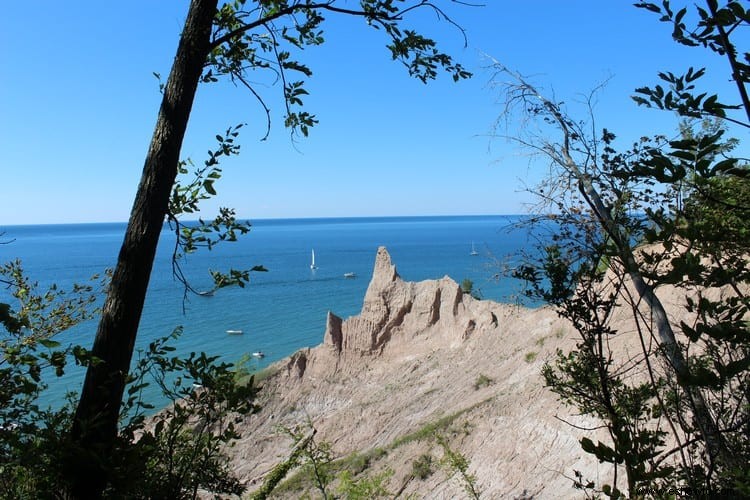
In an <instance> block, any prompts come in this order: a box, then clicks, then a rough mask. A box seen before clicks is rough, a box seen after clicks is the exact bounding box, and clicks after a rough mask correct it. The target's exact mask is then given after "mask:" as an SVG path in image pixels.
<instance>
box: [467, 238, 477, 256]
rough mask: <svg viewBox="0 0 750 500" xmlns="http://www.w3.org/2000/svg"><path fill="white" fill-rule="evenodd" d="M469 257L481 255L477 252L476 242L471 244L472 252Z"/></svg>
mask: <svg viewBox="0 0 750 500" xmlns="http://www.w3.org/2000/svg"><path fill="white" fill-rule="evenodd" d="M469 255H479V252H477V249H476V248H474V242H473V241H472V242H471V252H470V253H469Z"/></svg>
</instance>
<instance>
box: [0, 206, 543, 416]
mask: <svg viewBox="0 0 750 500" xmlns="http://www.w3.org/2000/svg"><path fill="white" fill-rule="evenodd" d="M517 220H518V217H517V216H475V217H469V216H460V217H386V218H331V219H283V220H259V221H256V222H254V223H253V229H252V231H251V232H250V234H248V235H245V236H244V237H241V238H240V241H238V242H235V243H226V244H221V245H219V246H218V247H216V248H215V249H214V250H213V251H211V252H208V251H199V252H198V253H196V254H192V255H190V256H188V258H187V260H186V261H184V262H182V267H183V269H184V270H185V272H186V274H187V275H188V277H189V279H190V281H191V283H192V284H193V286H194V287H195V288H196V289H199V290H200V289H208V288H210V286H211V280H210V277H209V275H208V269H215V270H225V269H228V268H229V267H234V268H238V269H240V268H250V267H252V266H254V265H263V266H264V267H266V268H267V269H268V272H267V273H254V274H253V275H252V277H253V279H252V282H251V284H250V285H249V286H247V287H245V288H244V289H243V288H238V287H234V288H225V289H221V290H219V291H217V292H216V294H215V295H214V296H213V297H200V296H195V295H192V296H190V297H189V299H188V301H187V302H186V303H185V307H184V310H183V288H182V286H181V284H180V283H179V282H177V281H176V280H175V279H174V278H173V276H172V270H171V251H172V247H173V245H174V238H173V237H172V235H171V234H170V233H169V232H168V231H167V230H165V232H164V233H163V234H162V237H161V242H160V246H159V251H158V255H157V259H156V261H155V263H154V270H153V274H152V277H151V283H150V286H149V292H148V296H147V299H146V306H145V309H144V312H143V316H142V319H141V328H140V331H139V334H138V341H137V343H136V348H138V347H143V346H145V345H147V344H148V342H150V341H152V340H153V339H155V338H158V337H162V336H165V335H167V334H169V333H170V332H171V331H172V330H173V329H174V328H175V327H177V326H178V325H182V326H183V327H184V333H183V335H182V336H181V337H180V339H179V340H178V341H177V343H176V347H177V349H178V350H177V352H178V353H188V352H191V351H198V352H199V351H205V352H207V353H209V354H216V355H220V356H222V359H224V360H226V361H229V362H234V361H237V360H238V359H239V358H240V357H241V356H242V355H243V354H244V353H250V352H253V351H263V352H264V353H265V354H266V357H265V358H264V359H263V360H253V361H252V363H253V367H254V368H262V367H263V366H265V365H267V364H269V363H271V362H273V361H275V360H278V359H279V358H282V357H284V356H287V355H289V354H291V353H293V352H294V351H296V350H298V349H300V348H301V347H305V346H312V345H316V344H318V343H320V342H321V341H322V339H323V333H324V330H325V319H326V312H327V311H329V310H330V311H333V312H334V313H335V314H337V315H339V316H341V317H344V318H346V317H348V316H351V315H354V314H357V313H358V312H359V310H360V308H361V305H362V299H363V297H364V294H365V290H366V289H367V285H368V283H369V280H370V276H371V273H372V266H373V263H374V259H375V254H376V251H377V248H378V246H380V245H385V246H386V247H387V248H388V251H389V252H390V254H391V257H392V259H393V262H394V263H395V264H396V267H397V269H398V271H399V274H400V275H401V276H402V277H403V278H404V279H406V280H410V281H419V280H424V279H435V278H440V277H442V276H444V275H449V276H451V277H452V278H453V279H455V280H456V281H457V282H459V283H460V282H461V280H463V279H464V278H469V279H471V280H473V282H474V284H475V288H477V289H479V290H480V291H481V293H482V295H483V296H484V297H486V298H490V299H493V300H497V301H513V300H515V297H514V293H517V292H518V284H517V283H514V282H513V281H512V280H509V279H504V280H497V279H494V278H493V276H494V275H495V274H496V273H498V271H499V269H498V268H497V266H496V265H495V264H494V262H495V259H500V260H502V259H505V258H506V257H507V256H508V255H512V254H515V253H517V252H518V250H520V249H521V248H524V247H526V246H527V245H528V244H529V241H528V239H527V236H526V233H525V232H523V231H521V230H518V229H509V226H510V224H512V223H513V222H516V221H517ZM3 230H4V231H5V235H4V236H3V239H4V240H5V241H8V240H12V243H11V244H7V245H0V262H7V261H9V260H11V259H15V258H20V259H21V260H22V262H23V265H24V267H25V269H26V271H27V273H28V274H29V275H30V276H31V277H32V278H33V279H34V280H37V281H39V282H40V284H41V285H43V286H46V285H48V284H51V283H57V284H58V285H59V286H61V287H65V286H69V285H70V284H72V283H73V282H84V281H85V280H86V279H87V278H88V277H89V276H91V275H92V274H95V273H101V272H102V271H103V270H104V269H105V268H107V267H112V266H114V264H115V261H116V258H117V253H118V250H119V247H120V244H121V241H122V237H123V234H124V230H125V224H122V223H112V224H74V225H37V226H9V227H6V228H3ZM472 242H473V243H474V245H475V247H476V250H477V251H478V252H479V255H478V256H470V255H469V253H470V251H471V247H472ZM312 249H314V250H315V254H316V264H317V266H318V269H317V270H315V271H311V270H310V254H311V250H312ZM348 272H354V273H356V275H357V277H356V278H355V279H345V278H344V273H348ZM9 300H10V299H9V298H8V296H7V291H6V290H0V302H7V301H9ZM95 330H96V323H95V322H93V321H92V322H89V323H86V324H82V325H79V326H78V327H76V328H74V329H73V330H71V331H69V332H66V333H65V334H64V335H61V336H60V337H59V340H62V341H63V342H64V343H66V344H67V343H69V342H75V343H80V344H82V345H84V346H86V347H90V345H91V343H92V341H93V335H94V333H95ZM227 330H242V331H243V332H244V334H243V335H227V333H226V331H227ZM81 381H82V373H81V371H80V370H75V369H73V370H69V371H68V373H66V375H65V376H64V377H63V378H62V379H60V380H57V381H55V383H53V384H52V385H51V389H50V391H48V394H47V396H46V398H45V399H48V400H49V402H52V403H54V402H57V401H59V400H60V399H61V398H62V395H63V394H64V393H65V391H67V390H73V391H77V390H78V389H79V386H80V383H81Z"/></svg>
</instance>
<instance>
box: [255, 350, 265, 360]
mask: <svg viewBox="0 0 750 500" xmlns="http://www.w3.org/2000/svg"><path fill="white" fill-rule="evenodd" d="M253 357H254V358H259V359H260V358H265V357H266V355H265V354H263V351H255V352H254V353H253Z"/></svg>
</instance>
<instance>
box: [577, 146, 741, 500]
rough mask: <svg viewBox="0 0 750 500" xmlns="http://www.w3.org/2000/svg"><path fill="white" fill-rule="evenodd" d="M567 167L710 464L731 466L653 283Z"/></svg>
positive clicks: (584, 180)
mask: <svg viewBox="0 0 750 500" xmlns="http://www.w3.org/2000/svg"><path fill="white" fill-rule="evenodd" d="M568 170H569V171H570V172H571V173H572V174H573V176H575V177H576V179H577V180H578V183H579V189H580V191H581V193H583V195H584V197H585V198H586V200H587V202H588V203H589V206H590V207H591V208H592V209H593V210H594V213H595V214H596V217H597V218H598V220H599V223H600V225H601V226H602V228H603V229H604V230H605V231H606V232H607V234H609V235H610V237H612V240H613V242H614V244H615V246H617V250H618V253H619V256H620V259H621V260H622V263H623V265H624V266H625V272H627V273H628V276H629V277H630V280H631V281H632V283H633V286H634V287H635V290H636V293H637V294H638V297H639V298H641V299H643V300H644V301H645V302H646V304H647V305H648V307H649V310H650V311H651V319H652V321H653V322H654V325H655V326H656V332H657V335H658V337H659V346H660V347H661V350H662V352H663V355H664V358H665V359H666V361H667V364H668V365H669V366H670V367H671V368H672V370H674V373H675V375H676V376H677V383H678V384H679V385H680V386H681V387H682V388H683V389H685V392H686V394H687V395H688V398H689V399H690V405H691V407H692V410H693V416H694V417H695V422H696V424H697V426H698V430H699V432H700V434H701V435H702V437H703V439H704V441H705V443H706V448H707V449H708V453H709V456H710V458H711V462H712V463H713V462H714V460H716V459H717V458H718V459H719V460H721V461H722V462H723V463H724V464H727V465H730V466H736V465H738V464H736V462H737V461H736V460H735V458H734V456H733V455H732V454H731V453H730V452H729V449H728V448H727V445H726V442H725V441H724V438H723V436H722V435H721V432H720V431H719V428H718V426H717V424H716V421H715V420H714V418H713V416H712V415H711V410H710V409H709V408H708V405H707V404H706V400H705V398H704V397H703V393H702V392H701V390H700V388H698V387H696V386H694V385H693V384H691V382H690V369H689V367H688V364H687V362H686V360H685V357H684V356H683V353H682V351H681V350H680V346H679V344H678V343H677V338H676V337H675V334H674V331H673V330H672V325H671V323H670V322H669V317H668V316H667V312H666V310H665V309H664V305H663V304H662V302H661V300H660V299H659V297H657V296H656V293H655V292H654V288H653V286H651V285H650V284H649V283H647V282H646V280H645V279H644V278H643V275H642V274H641V271H640V267H639V265H638V263H637V261H636V258H635V255H634V254H633V250H632V248H631V247H630V242H629V241H628V238H627V236H626V235H624V234H622V231H621V230H620V228H619V226H617V224H616V223H615V221H614V220H612V217H611V215H610V213H609V210H607V208H606V207H605V206H604V203H603V202H602V199H601V197H600V196H599V192H598V191H597V190H596V188H595V187H594V185H593V184H592V183H591V180H590V179H589V178H588V177H587V176H586V175H584V174H583V173H582V172H581V171H580V170H579V169H578V167H577V166H576V165H575V163H574V162H573V161H572V158H570V157H569V156H568ZM631 493H632V492H631Z"/></svg>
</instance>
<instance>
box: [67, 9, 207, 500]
mask: <svg viewBox="0 0 750 500" xmlns="http://www.w3.org/2000/svg"><path fill="white" fill-rule="evenodd" d="M217 1H218V0H192V2H191V4H190V9H189V11H188V15H187V19H186V21H185V27H184V30H183V32H182V35H181V37H180V43H179V46H178V48H177V55H176V56H175V59H174V62H173V64H172V70H171V72H170V74H169V79H168V80H167V84H166V86H165V88H164V96H163V99H162V102H161V107H160V108H159V115H158V118H157V121H156V127H155V130H154V133H153V136H152V138H151V144H150V146H149V150H148V154H147V156H146V161H145V164H144V167H143V174H142V177H141V181H140V184H139V185H138V192H137V194H136V197H135V202H134V203H133V209H132V212H131V215H130V221H129V222H128V227H127V231H126V233H125V239H124V241H123V244H122V247H121V248H120V254H119V257H118V260H117V266H116V268H115V271H114V275H113V276H112V283H111V285H110V287H109V290H108V293H107V298H106V301H105V303H104V308H103V311H102V316H101V320H100V322H99V326H98V329H97V332H96V339H95V340H94V347H93V351H92V354H93V356H94V357H95V358H97V359H98V360H101V361H100V362H97V363H94V364H91V365H90V366H89V367H88V370H87V372H86V380H85V382H84V386H83V390H82V392H81V397H80V400H79V402H78V407H77V409H76V413H75V417H74V421H73V427H72V438H73V440H74V443H75V445H76V446H75V447H76V449H78V450H80V455H78V456H77V457H76V459H74V460H71V461H69V463H68V464H66V466H67V467H68V468H69V469H70V476H71V479H72V493H73V495H74V496H75V497H77V498H96V497H100V496H101V494H102V491H103V489H104V488H105V486H106V484H107V475H106V470H107V467H106V460H107V458H108V456H109V453H110V451H111V449H112V445H113V443H114V440H115V438H116V437H117V423H118V418H119V413H120V407H121V401H122V395H123V391H124V388H125V379H126V376H127V373H128V370H129V367H130V361H131V357H132V355H133V346H134V344H135V338H136V334H137V331H138V324H139V322H140V318H141V312H142V310H143V303H144V300H145V297H146V290H147V288H148V282H149V278H150V276H151V268H152V265H153V261H154V256H155V254H156V247H157V244H158V242H159V234H160V232H161V230H162V226H163V223H164V219H165V216H166V214H167V210H168V203H169V197H170V194H171V190H172V186H173V184H174V181H175V178H176V176H177V166H178V162H179V155H180V148H181V147H182V140H183V137H184V135H185V130H186V128H187V123H188V118H189V116H190V111H191V108H192V105H193V99H194V97H195V93H196V90H197V88H198V81H199V79H200V76H201V73H202V70H203V66H204V64H205V62H206V58H207V55H208V52H209V45H210V37H211V26H212V21H213V17H214V14H215V12H216V6H217Z"/></svg>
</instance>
